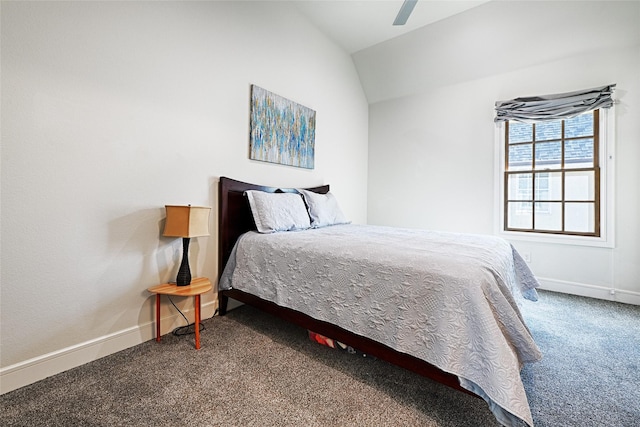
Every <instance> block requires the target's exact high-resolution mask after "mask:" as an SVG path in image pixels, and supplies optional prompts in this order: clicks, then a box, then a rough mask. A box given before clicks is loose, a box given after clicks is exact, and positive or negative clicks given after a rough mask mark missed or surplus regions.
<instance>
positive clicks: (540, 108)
mask: <svg viewBox="0 0 640 427" xmlns="http://www.w3.org/2000/svg"><path fill="white" fill-rule="evenodd" d="M615 87H616V85H615V84H611V85H607V86H602V87H597V88H594V89H587V90H580V91H576V92H569V93H559V94H555V95H543V96H530V97H523V98H516V99H512V100H509V101H497V102H496V118H495V120H494V121H495V122H505V121H507V120H516V121H519V122H525V123H531V122H542V121H550V120H561V119H567V118H570V117H574V116H577V115H578V114H582V113H585V112H587V111H591V110H595V109H598V108H609V107H611V106H612V105H613V99H612V98H611V94H612V93H613V89H614V88H615Z"/></svg>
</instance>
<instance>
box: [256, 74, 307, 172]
mask: <svg viewBox="0 0 640 427" xmlns="http://www.w3.org/2000/svg"><path fill="white" fill-rule="evenodd" d="M315 139H316V112H315V111H314V110H312V109H310V108H307V107H305V106H303V105H300V104H296V103H295V102H293V101H290V100H288V99H286V98H283V97H281V96H278V95H276V94H274V93H271V92H269V91H267V90H265V89H263V88H261V87H259V86H256V85H251V135H250V142H249V143H250V147H249V157H250V158H251V159H253V160H261V161H264V162H270V163H279V164H282V165H288V166H295V167H299V168H306V169H313V167H314V154H315Z"/></svg>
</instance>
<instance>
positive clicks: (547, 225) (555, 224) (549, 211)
mask: <svg viewBox="0 0 640 427" xmlns="http://www.w3.org/2000/svg"><path fill="white" fill-rule="evenodd" d="M535 219H536V227H535V229H536V230H547V231H561V230H562V203H560V202H557V203H552V202H542V203H536V204H535Z"/></svg>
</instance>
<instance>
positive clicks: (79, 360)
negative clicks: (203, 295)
mask: <svg viewBox="0 0 640 427" xmlns="http://www.w3.org/2000/svg"><path fill="white" fill-rule="evenodd" d="M214 304H217V301H214V302H210V303H208V304H203V305H202V312H203V313H205V312H209V311H210V312H211V313H213V308H212V309H211V310H207V309H206V308H207V307H208V306H212V305H214ZM183 312H184V313H185V315H186V314H188V313H191V312H193V309H191V310H183ZM209 316H210V315H209ZM187 318H189V319H193V315H192V316H187ZM204 318H206V317H204ZM184 324H185V321H184V318H183V317H182V316H180V315H179V314H178V313H176V314H175V315H172V316H169V317H163V318H162V319H160V325H161V327H162V329H161V331H160V333H161V335H164V334H166V333H169V332H171V331H173V330H174V329H175V328H177V327H179V326H184ZM154 338H155V322H148V323H145V324H143V325H138V326H134V327H131V328H128V329H125V330H122V331H118V332H114V333H112V334H109V335H105V336H102V337H99V338H96V339H93V340H90V341H86V342H83V343H80V344H76V345H73V346H71V347H67V348H63V349H60V350H57V351H54V352H51V353H47V354H43V355H42V356H38V357H34V358H33V359H29V360H25V361H24V362H19V363H16V364H14V365H10V366H7V367H5V368H1V369H0V394H4V393H7V392H10V391H12V390H16V389H18V388H20V387H24V386H26V385H29V384H32V383H35V382H37V381H40V380H43V379H45V378H47V377H50V376H52V375H55V374H59V373H60V372H64V371H67V370H69V369H72V368H75V367H77V366H80V365H84V364H85V363H89V362H92V361H94V360H98V359H100V358H102V357H105V356H108V355H110V354H113V353H117V352H118V351H121V350H124V349H127V348H129V347H133V346H135V345H138V344H140V343H143V342H145V341H149V340H151V339H154Z"/></svg>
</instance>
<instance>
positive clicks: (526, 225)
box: [507, 202, 533, 230]
mask: <svg viewBox="0 0 640 427" xmlns="http://www.w3.org/2000/svg"><path fill="white" fill-rule="evenodd" d="M532 205H533V203H530V202H509V206H508V207H507V227H509V228H521V229H526V230H531V227H533V209H532Z"/></svg>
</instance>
